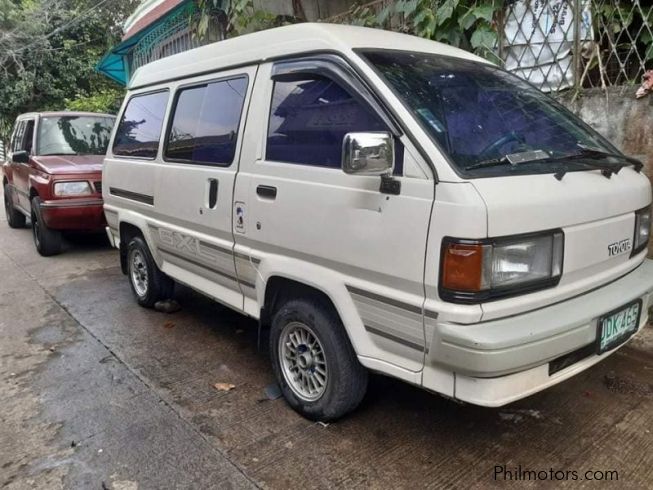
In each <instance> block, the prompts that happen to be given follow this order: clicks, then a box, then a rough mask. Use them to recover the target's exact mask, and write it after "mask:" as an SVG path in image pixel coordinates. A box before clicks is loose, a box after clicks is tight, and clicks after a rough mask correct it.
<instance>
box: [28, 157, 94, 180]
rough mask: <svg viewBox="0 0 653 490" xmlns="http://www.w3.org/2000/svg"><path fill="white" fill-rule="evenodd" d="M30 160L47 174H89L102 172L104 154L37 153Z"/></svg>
mask: <svg viewBox="0 0 653 490" xmlns="http://www.w3.org/2000/svg"><path fill="white" fill-rule="evenodd" d="M32 160H33V161H34V163H36V164H37V165H38V167H39V168H40V169H41V170H43V171H44V172H47V173H49V174H66V175H67V174H89V173H96V172H102V162H103V161H104V155H47V156H38V155H37V156H33V157H32Z"/></svg>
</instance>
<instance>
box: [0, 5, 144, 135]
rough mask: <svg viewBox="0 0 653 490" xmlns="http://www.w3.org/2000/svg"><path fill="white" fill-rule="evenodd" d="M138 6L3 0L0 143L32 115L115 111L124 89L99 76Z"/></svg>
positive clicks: (0, 55)
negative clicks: (18, 119) (23, 118)
mask: <svg viewBox="0 0 653 490" xmlns="http://www.w3.org/2000/svg"><path fill="white" fill-rule="evenodd" d="M137 3H138V0H110V1H107V0H104V1H102V0H13V1H12V0H0V138H1V139H2V140H3V141H7V139H8V137H9V133H10V131H11V126H12V125H13V121H14V120H15V118H16V116H17V115H18V114H20V113H23V112H28V111H41V110H62V109H65V108H70V109H76V110H94V111H112V110H113V111H115V110H116V109H117V105H118V104H119V101H120V99H121V98H122V94H123V91H122V88H121V87H118V86H117V85H116V84H114V83H113V82H112V81H110V80H108V79H107V78H105V77H104V76H102V75H100V74H99V73H97V72H96V71H95V64H96V63H97V62H98V61H99V59H100V58H101V56H102V55H103V54H104V53H105V52H106V51H107V50H108V49H109V48H110V47H111V46H113V45H115V44H116V43H117V42H118V41H119V40H120V36H121V34H122V32H121V24H122V22H123V21H124V19H126V17H127V16H128V15H130V14H131V12H132V11H133V10H134V8H135V6H136V4H137Z"/></svg>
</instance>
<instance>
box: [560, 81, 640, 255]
mask: <svg viewBox="0 0 653 490" xmlns="http://www.w3.org/2000/svg"><path fill="white" fill-rule="evenodd" d="M636 89H637V88H636V87H615V88H612V89H609V90H608V91H607V92H606V91H604V90H591V91H586V92H583V95H582V96H581V97H580V98H578V99H577V100H576V101H574V102H571V98H572V96H571V94H565V95H564V96H562V97H560V98H559V99H560V100H561V101H562V102H563V103H564V104H565V105H566V106H567V107H568V108H570V109H571V110H573V111H574V112H575V113H576V114H577V115H579V116H580V117H581V118H582V119H583V120H584V121H585V122H586V123H588V124H589V125H591V126H592V127H594V129H596V130H597V131H598V132H599V133H601V134H602V135H603V136H605V137H606V138H608V139H609V140H610V141H611V142H612V143H614V144H615V145H616V146H617V147H618V148H619V149H621V150H622V151H623V152H624V153H626V154H627V155H630V156H633V157H635V158H639V159H640V160H641V161H642V162H643V163H644V172H645V173H646V175H648V178H649V179H651V183H652V184H653V95H648V96H646V97H644V98H642V99H635V90H636ZM648 255H649V257H650V258H653V241H652V242H650V243H649V253H648Z"/></svg>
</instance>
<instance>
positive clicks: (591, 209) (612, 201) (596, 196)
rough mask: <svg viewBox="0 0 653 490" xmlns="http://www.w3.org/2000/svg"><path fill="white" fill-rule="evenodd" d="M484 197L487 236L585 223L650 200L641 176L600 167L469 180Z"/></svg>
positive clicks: (628, 170) (615, 214)
mask: <svg viewBox="0 0 653 490" xmlns="http://www.w3.org/2000/svg"><path fill="white" fill-rule="evenodd" d="M472 183H473V184H474V187H476V189H477V190H478V192H479V193H480V195H481V197H482V198H483V200H484V201H485V204H486V206H487V212H488V224H487V226H488V230H487V231H488V236H490V237H497V236H502V235H513V234H516V233H528V232H532V231H542V230H548V229H553V228H563V227H565V226H570V225H577V224H581V223H589V222H593V221H597V220H602V219H606V218H609V217H613V216H619V215H621V214H624V213H629V212H632V211H635V210H637V209H641V208H643V207H645V206H647V205H648V204H650V203H651V186H650V183H649V180H648V178H646V176H644V174H641V173H637V172H635V171H634V170H633V169H631V168H629V167H627V168H624V169H622V170H621V171H620V172H619V173H618V174H616V175H612V177H611V178H610V179H608V178H606V177H604V176H603V175H602V174H601V173H600V172H599V171H579V172H568V173H567V174H566V175H565V176H564V177H563V179H562V180H561V181H558V180H556V178H555V177H554V176H553V175H552V174H543V175H525V176H514V177H498V178H489V179H475V180H472Z"/></svg>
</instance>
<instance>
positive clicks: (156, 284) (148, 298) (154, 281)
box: [127, 236, 175, 308]
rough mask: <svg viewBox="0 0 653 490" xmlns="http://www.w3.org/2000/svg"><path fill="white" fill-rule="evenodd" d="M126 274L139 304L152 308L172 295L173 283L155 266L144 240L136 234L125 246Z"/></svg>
mask: <svg viewBox="0 0 653 490" xmlns="http://www.w3.org/2000/svg"><path fill="white" fill-rule="evenodd" d="M127 275H128V277H129V284H130V285H131V288H132V291H133V292H134V296H136V301H137V302H138V304H139V305H141V306H145V307H146V308H152V307H153V306H154V304H155V303H156V302H157V301H161V300H164V299H169V298H171V297H172V293H173V291H174V287H175V283H174V281H173V280H172V279H171V278H170V277H168V276H167V275H165V274H164V273H163V272H161V270H160V269H159V268H158V267H157V265H156V263H155V262H154V258H153V257H152V254H151V253H150V250H149V248H148V247H147V244H146V243H145V240H143V239H142V238H141V237H139V236H136V237H134V238H132V239H131V241H130V242H129V245H128V246H127Z"/></svg>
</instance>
